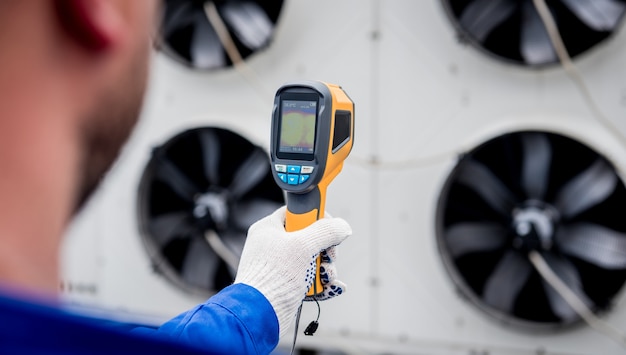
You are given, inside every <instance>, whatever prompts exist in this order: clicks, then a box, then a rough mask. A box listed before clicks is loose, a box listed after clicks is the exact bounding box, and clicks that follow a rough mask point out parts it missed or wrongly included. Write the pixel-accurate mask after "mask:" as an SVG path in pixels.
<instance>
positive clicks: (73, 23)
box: [54, 0, 144, 52]
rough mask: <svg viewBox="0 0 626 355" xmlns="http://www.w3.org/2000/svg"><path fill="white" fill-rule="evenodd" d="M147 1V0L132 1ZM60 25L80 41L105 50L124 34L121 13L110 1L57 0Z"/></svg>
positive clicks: (78, 42) (92, 47) (113, 2)
mask: <svg viewBox="0 0 626 355" xmlns="http://www.w3.org/2000/svg"><path fill="white" fill-rule="evenodd" d="M130 1H144V0H130ZM54 2H55V7H56V13H57V17H58V19H59V22H60V23H61V26H62V27H63V28H64V29H65V31H66V32H67V33H68V34H69V35H70V37H71V38H73V39H74V40H75V41H76V42H77V44H79V45H81V46H82V47H84V48H85V49H88V50H93V51H97V52H102V51H106V50H109V49H111V48H112V47H113V46H115V45H116V44H117V42H118V41H119V40H120V39H121V36H122V35H123V28H122V27H123V21H122V17H121V16H122V14H121V13H120V12H119V9H118V8H116V4H117V2H115V1H111V0H54Z"/></svg>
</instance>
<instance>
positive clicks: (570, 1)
mask: <svg viewBox="0 0 626 355" xmlns="http://www.w3.org/2000/svg"><path fill="white" fill-rule="evenodd" d="M561 2H562V3H563V4H565V6H567V8H568V9H570V10H571V11H572V12H573V13H574V14H576V16H577V17H578V18H579V19H580V20H581V21H582V22H584V23H585V25H587V26H588V27H589V28H591V29H593V30H594V31H598V32H608V31H611V30H613V29H614V28H615V27H617V25H618V23H619V21H620V19H621V16H622V14H623V13H624V7H625V6H626V5H624V3H623V2H620V1H616V0H562V1H561Z"/></svg>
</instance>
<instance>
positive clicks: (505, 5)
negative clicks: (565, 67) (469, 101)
mask: <svg viewBox="0 0 626 355" xmlns="http://www.w3.org/2000/svg"><path fill="white" fill-rule="evenodd" d="M546 2H547V5H548V7H549V9H550V11H551V13H552V15H553V17H554V18H555V20H556V23H557V27H558V29H559V32H560V34H561V36H562V38H563V42H564V44H565V47H566V48H567V51H568V53H569V55H570V56H571V57H575V56H577V55H579V54H581V53H583V52H585V51H587V50H588V49H590V48H592V47H593V46H595V45H596V44H598V43H600V42H602V41H603V40H605V39H606V38H607V37H609V36H610V35H611V34H612V33H613V32H615V31H616V30H617V29H618V27H619V25H620V23H621V20H622V18H623V16H624V11H625V10H626V3H625V1H624V0H547V1H546ZM443 4H444V7H445V9H446V10H447V11H446V12H447V13H448V15H449V17H450V18H451V19H452V22H453V23H454V24H455V26H456V27H457V30H458V31H459V32H460V34H461V38H462V39H464V40H467V41H468V42H469V43H471V44H473V45H474V46H476V47H478V48H480V49H482V50H484V51H486V52H487V53H489V54H492V55H495V56H496V57H498V58H501V59H504V60H506V61H510V62H513V63H517V64H522V65H527V66H542V65H546V64H551V63H556V62H557V59H558V58H557V55H556V52H555V51H554V49H553V47H552V44H551V42H550V38H549V37H548V33H547V31H546V29H545V27H544V25H543V23H542V21H541V18H540V17H539V14H538V13H537V11H536V9H535V7H534V5H533V1H532V0H443Z"/></svg>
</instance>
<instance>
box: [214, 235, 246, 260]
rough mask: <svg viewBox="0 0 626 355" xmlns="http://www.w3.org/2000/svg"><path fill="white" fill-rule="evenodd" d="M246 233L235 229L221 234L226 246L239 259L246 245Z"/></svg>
mask: <svg viewBox="0 0 626 355" xmlns="http://www.w3.org/2000/svg"><path fill="white" fill-rule="evenodd" d="M246 237H247V235H246V233H245V232H241V231H238V230H234V229H227V230H225V231H224V232H222V233H220V238H221V239H222V242H223V243H224V245H226V246H227V247H228V249H229V250H230V251H231V252H233V254H235V255H236V256H237V257H241V252H242V251H243V246H244V245H245V244H246Z"/></svg>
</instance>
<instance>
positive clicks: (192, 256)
mask: <svg viewBox="0 0 626 355" xmlns="http://www.w3.org/2000/svg"><path fill="white" fill-rule="evenodd" d="M219 262H220V259H219V258H218V257H217V255H215V253H214V252H213V250H212V249H211V247H210V246H209V244H208V243H207V242H206V241H205V240H204V238H203V237H201V236H199V235H195V236H193V239H192V240H191V242H190V243H189V247H188V249H187V253H186V254H185V260H184V262H183V266H182V270H181V274H182V277H183V279H184V280H185V281H187V282H189V283H191V284H193V285H195V286H197V287H202V288H205V289H209V290H210V289H212V288H213V286H214V285H213V280H214V279H215V273H216V272H217V268H218V263H219Z"/></svg>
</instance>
